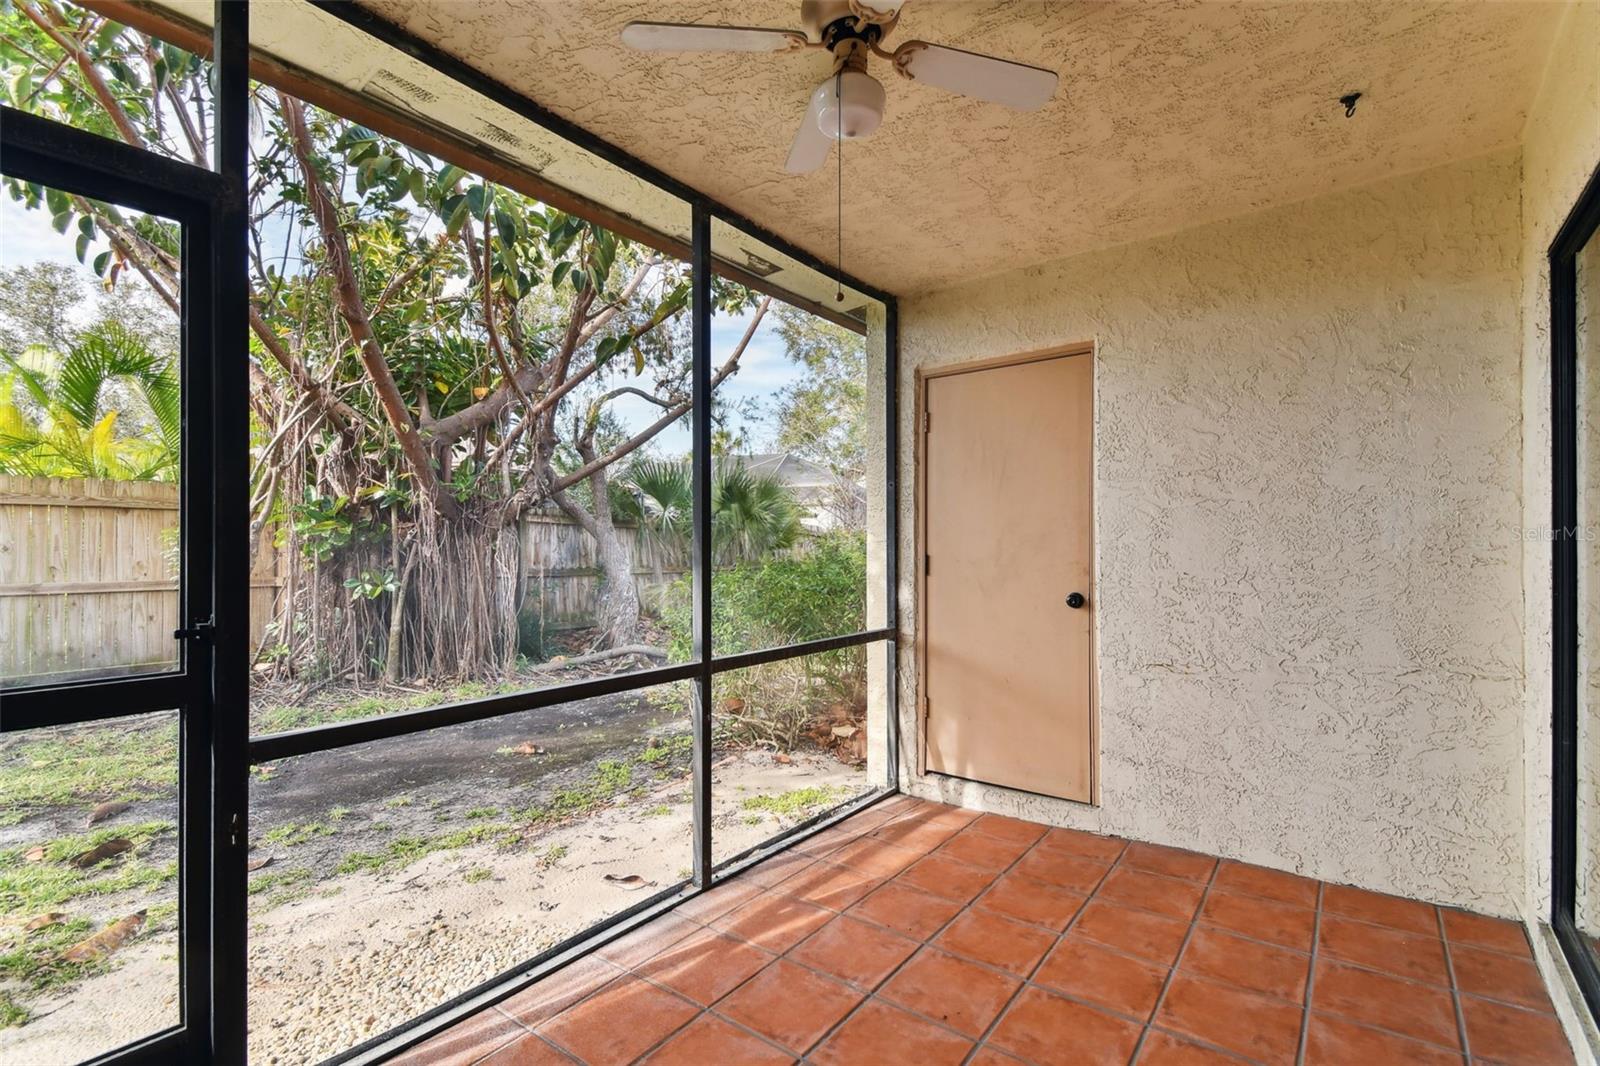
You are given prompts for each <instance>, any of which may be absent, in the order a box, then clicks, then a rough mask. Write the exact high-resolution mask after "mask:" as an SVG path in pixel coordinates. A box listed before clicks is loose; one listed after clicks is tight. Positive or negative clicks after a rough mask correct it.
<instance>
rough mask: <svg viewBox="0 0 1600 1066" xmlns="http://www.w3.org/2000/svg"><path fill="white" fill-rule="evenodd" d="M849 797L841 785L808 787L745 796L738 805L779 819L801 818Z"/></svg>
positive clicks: (846, 789) (847, 790)
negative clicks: (777, 792)
mask: <svg viewBox="0 0 1600 1066" xmlns="http://www.w3.org/2000/svg"><path fill="white" fill-rule="evenodd" d="M849 795H850V789H848V788H845V787H843V786H841V785H809V786H807V787H805V788H796V789H790V790H789V791H788V792H782V793H779V794H778V795H776V796H766V795H761V796H747V797H745V799H744V800H743V801H742V802H741V803H740V804H739V805H740V806H741V807H742V808H744V809H745V810H747V811H765V812H767V813H768V814H775V815H777V816H778V817H780V818H801V817H808V816H810V815H811V814H813V813H815V812H816V811H819V810H822V809H823V808H825V807H831V806H832V805H833V804H835V803H838V802H839V801H840V800H843V799H846V798H847V797H848V796H849Z"/></svg>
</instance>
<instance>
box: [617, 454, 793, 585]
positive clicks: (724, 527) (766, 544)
mask: <svg viewBox="0 0 1600 1066" xmlns="http://www.w3.org/2000/svg"><path fill="white" fill-rule="evenodd" d="M613 486H614V488H613V493H612V499H611V506H612V512H613V514H614V515H615V517H617V518H619V519H622V520H625V521H631V522H636V523H638V525H639V528H640V530H641V531H642V532H643V534H644V537H645V539H646V540H654V541H656V542H657V543H660V544H664V545H666V546H668V547H675V548H678V549H682V548H683V547H684V546H686V545H687V544H688V543H689V540H690V538H691V537H692V536H693V521H694V520H693V514H694V477H693V473H692V471H691V469H690V467H689V464H688V462H687V461H685V460H680V461H676V462H673V461H664V460H656V459H642V460H639V461H638V462H636V463H633V464H632V465H631V466H629V467H628V469H627V470H626V471H625V472H624V473H623V475H622V476H621V477H620V478H618V479H617V480H616V481H614V482H613ZM804 533H805V530H804V528H803V527H802V526H801V525H800V507H799V505H798V504H797V503H796V502H795V498H794V494H793V493H792V492H790V491H789V488H788V486H786V485H785V484H784V483H783V482H782V481H781V480H779V479H778V478H777V477H775V476H773V475H771V474H765V473H758V472H755V471H751V470H749V469H747V468H746V467H744V466H741V465H738V464H735V463H721V464H718V466H717V468H716V469H715V470H714V471H713V474H712V481H711V541H712V552H713V555H714V557H715V558H716V560H717V562H718V563H719V564H720V565H724V566H726V565H729V564H731V563H735V562H739V561H748V560H753V559H760V558H763V557H764V556H767V555H770V554H772V553H773V552H778V551H783V550H785V549H787V548H790V547H793V546H794V545H795V543H796V542H798V541H799V540H800V538H801V536H802V535H803V534H804Z"/></svg>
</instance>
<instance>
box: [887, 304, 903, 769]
mask: <svg viewBox="0 0 1600 1066" xmlns="http://www.w3.org/2000/svg"><path fill="white" fill-rule="evenodd" d="M883 378H884V381H883V452H884V460H883V462H884V475H883V496H884V501H883V538H884V567H883V569H884V585H885V588H884V595H885V596H886V597H887V599H886V600H885V601H884V614H883V625H884V628H885V629H887V630H889V634H890V636H889V641H888V645H887V647H885V649H884V662H885V668H886V670H887V672H888V676H887V677H886V678H885V679H884V703H885V705H886V706H885V708H884V727H883V739H884V743H885V744H886V745H888V749H889V750H888V754H887V756H886V761H885V763H884V768H885V770H886V772H887V774H888V778H889V780H888V786H889V788H890V789H898V788H899V787H900V700H899V693H900V306H899V304H898V303H897V302H896V301H895V299H894V298H893V297H890V298H889V299H888V300H886V301H884V306H883Z"/></svg>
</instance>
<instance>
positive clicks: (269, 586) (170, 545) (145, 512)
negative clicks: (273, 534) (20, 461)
mask: <svg viewBox="0 0 1600 1066" xmlns="http://www.w3.org/2000/svg"><path fill="white" fill-rule="evenodd" d="M177 536H178V486H177V485H175V484H172V483H170V482H159V481H110V480H99V479H65V478H44V477H34V478H30V477H19V476H15V475H5V474H0V676H3V677H7V678H19V677H29V678H43V677H46V676H50V675H73V676H82V675H85V674H97V673H113V672H125V671H141V670H154V669H161V668H162V667H165V666H170V665H173V664H175V663H176V661H177V651H178V648H177V643H176V642H175V641H174V640H173V638H172V631H173V630H174V629H176V628H177V627H178V581H177V573H176V569H175V567H176V563H175V558H176V551H177ZM270 550H271V549H270V548H269V549H267V551H269V552H270ZM265 562H266V568H265V573H262V572H261V569H260V568H259V567H258V570H257V574H256V575H255V576H254V577H253V579H252V581H251V586H252V587H251V591H250V601H251V602H250V608H251V609H250V615H251V619H250V621H251V625H250V637H251V640H252V641H259V640H260V639H261V636H262V633H263V632H264V630H265V628H266V623H267V621H268V620H270V618H271V616H272V606H273V600H274V597H275V596H276V594H277V584H278V582H277V581H276V580H275V578H274V576H273V573H272V570H273V566H274V563H273V560H271V559H267V560H266V561H265Z"/></svg>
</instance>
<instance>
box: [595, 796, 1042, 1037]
mask: <svg viewBox="0 0 1600 1066" xmlns="http://www.w3.org/2000/svg"><path fill="white" fill-rule="evenodd" d="M896 820H898V819H891V820H890V821H891V822H892V821H896ZM973 821H976V819H973ZM888 824H890V823H889V822H884V823H882V824H881V825H879V826H878V827H876V828H882V827H883V826H884V825H888ZM971 824H972V823H971V821H969V822H968V823H967V825H964V826H962V827H961V828H960V829H957V830H955V832H953V833H951V834H950V838H953V837H955V836H956V835H957V834H959V833H961V832H963V831H964V830H965V829H966V828H967V827H968V826H970V825H971ZM875 831H876V829H872V830H867V831H865V832H863V833H861V834H859V835H858V836H857V838H856V839H857V840H861V839H865V838H866V837H867V836H869V835H870V834H871V833H873V832H875ZM948 839H949V838H947V840H946V841H941V842H940V844H939V845H938V846H937V847H943V846H944V844H945V843H947V842H948ZM852 843H854V841H852ZM885 843H888V842H885ZM845 846H846V847H848V846H849V845H845ZM937 847H936V848H935V849H934V850H937ZM908 850H909V849H908ZM931 854H933V851H928V852H924V853H923V855H922V858H926V857H927V856H928V855H931ZM1024 854H1026V853H1024ZM1019 858H1020V856H1019ZM914 861H916V862H920V861H921V859H920V858H919V859H917V860H914ZM833 865H836V866H840V867H841V868H843V869H848V870H852V871H854V872H855V873H858V874H861V875H863V876H871V875H870V874H868V873H867V872H866V871H864V870H859V869H856V868H855V867H849V866H844V864H842V863H835V864H833ZM907 865H908V866H909V865H911V864H907ZM809 868H810V866H809V865H808V866H807V869H809ZM803 872H804V871H803V870H802V871H796V873H795V874H793V875H791V876H795V877H797V876H799V874H800V873H803ZM902 872H903V871H902ZM898 876H899V875H898V874H894V875H891V876H889V877H886V878H884V879H883V883H884V884H887V883H888V882H890V881H892V880H894V879H895V877H898ZM998 876H999V875H996V877H998ZM787 880H789V878H783V879H782V880H780V881H779V882H778V884H777V885H772V886H770V887H768V886H758V887H761V889H762V891H761V892H760V893H758V894H757V895H758V896H759V895H763V894H766V893H768V892H777V888H778V885H781V884H783V883H784V882H785V881H787ZM878 887H882V886H881V885H880V886H878ZM873 891H876V888H874V890H873ZM777 894H778V895H783V896H784V897H785V898H786V899H791V900H796V901H797V902H802V903H808V904H809V905H810V906H815V907H817V908H818V909H820V910H824V911H827V912H828V913H829V914H831V915H832V917H830V918H829V919H828V920H827V921H826V922H824V923H823V924H822V925H821V926H818V927H817V929H816V930H813V931H812V932H811V933H808V934H806V936H804V937H802V938H801V939H800V940H799V941H797V942H796V943H795V944H794V945H793V946H792V947H790V948H789V949H787V950H786V951H783V952H779V953H774V952H772V951H770V950H769V949H767V948H763V947H761V946H760V945H759V944H756V943H755V942H754V941H751V940H747V939H745V938H744V937H739V936H736V935H735V934H733V933H729V932H725V931H724V930H721V929H716V928H713V927H712V926H710V925H706V926H704V927H703V928H705V929H706V930H708V931H710V932H712V933H714V934H716V935H718V936H726V937H729V938H731V939H735V940H738V941H739V942H741V943H747V944H750V945H751V946H752V947H754V948H756V949H757V950H758V951H762V952H764V953H766V954H768V955H772V959H771V960H769V961H768V962H767V963H766V964H765V965H763V966H762V967H761V969H759V970H757V971H756V972H755V973H753V974H751V975H750V976H749V977H747V978H745V979H744V980H743V981H740V982H739V983H738V984H737V985H735V986H734V987H733V988H731V989H729V990H728V991H727V992H725V993H724V994H723V995H721V996H719V997H718V998H717V999H716V1001H715V1002H714V1003H713V1004H712V1005H711V1006H707V1007H704V1008H701V1011H700V1013H699V1014H696V1015H695V1016H694V1017H693V1018H690V1019H689V1020H688V1021H686V1022H685V1023H684V1024H683V1025H681V1026H679V1027H678V1028H677V1029H675V1030H673V1031H672V1032H671V1033H669V1034H667V1036H666V1037H664V1038H663V1039H662V1040H660V1041H658V1042H657V1043H655V1044H653V1045H651V1047H650V1048H648V1049H646V1050H645V1052H644V1053H643V1054H642V1055H641V1056H640V1058H641V1059H642V1058H644V1057H645V1056H648V1055H649V1054H651V1053H652V1052H653V1051H655V1050H657V1049H659V1048H660V1047H661V1046H662V1045H663V1044H665V1043H666V1042H667V1041H669V1040H671V1039H672V1038H673V1037H675V1036H677V1035H678V1034H679V1033H681V1032H682V1031H683V1030H684V1029H685V1028H687V1027H688V1026H689V1025H690V1024H692V1023H693V1022H694V1021H695V1020H696V1019H697V1018H699V1017H700V1015H701V1014H713V1015H715V1016H716V1017H717V1018H719V1019H721V1020H723V1021H727V1022H729V1024H732V1025H735V1026H738V1027H739V1028H741V1029H745V1030H747V1031H749V1032H752V1034H753V1035H755V1036H757V1037H760V1039H762V1040H763V1041H765V1042H766V1043H767V1044H769V1045H771V1046H772V1047H774V1048H777V1049H779V1050H780V1051H782V1052H783V1053H784V1054H785V1055H787V1054H790V1051H789V1049H788V1048H786V1047H783V1046H782V1045H780V1044H777V1043H775V1042H774V1041H773V1040H772V1039H771V1038H769V1037H766V1036H763V1035H762V1034H760V1033H759V1032H755V1031H754V1030H750V1029H749V1027H748V1026H744V1025H742V1024H740V1023H738V1022H736V1021H734V1020H733V1019H730V1018H727V1017H725V1016H724V1015H723V1014H722V1013H720V1012H718V1011H717V1010H716V1009H715V1004H716V1003H721V1002H722V1001H723V1000H724V999H726V998H727V997H728V996H731V995H733V994H734V993H735V992H737V991H738V990H739V989H740V988H743V987H744V986H745V985H746V984H748V983H749V982H750V981H753V980H754V979H755V978H756V977H757V976H758V975H759V974H761V973H762V972H764V971H765V970H766V969H767V967H768V966H771V965H772V964H773V963H775V962H779V961H782V962H787V963H789V964H790V965H791V966H796V967H798V968H800V969H803V970H805V971H807V972H808V973H811V974H814V975H816V976H818V977H822V978H826V979H827V980H830V981H837V982H840V983H842V984H844V985H846V986H847V987H849V988H850V989H851V990H852V991H854V990H858V989H861V988H863V987H864V986H862V985H858V984H856V983H855V982H853V981H849V980H845V979H843V978H840V977H839V976H838V975H837V974H830V973H826V972H824V971H822V970H818V969H816V968H815V967H813V966H809V965H807V964H806V963H803V962H801V961H799V960H798V959H794V958H791V957H790V956H789V952H790V951H793V950H794V948H796V947H799V946H800V944H803V943H805V941H806V940H809V939H810V938H811V937H812V936H813V935H815V933H816V932H820V931H821V929H822V928H823V927H825V926H827V925H830V924H832V922H833V921H834V920H835V919H837V918H840V917H843V916H844V911H836V910H834V909H833V908H831V907H826V906H823V905H822V904H814V903H810V902H809V901H807V900H798V898H797V897H794V896H788V895H787V894H785V893H777ZM866 895H870V893H865V894H863V896H862V898H865V896H866ZM755 898H756V897H752V900H753V899H755ZM940 898H942V897H940ZM746 902H750V901H746ZM947 902H954V901H953V900H951V901H947ZM743 905H744V904H740V906H743ZM853 905H854V904H852V906H853ZM969 906H970V904H969ZM737 909H738V908H737V907H736V908H732V910H737ZM963 910H965V908H963ZM730 913H731V911H730ZM961 913H962V912H961V911H958V912H957V913H956V914H955V915H953V916H952V917H951V918H950V921H952V922H953V921H955V919H956V918H957V917H960V914H961ZM854 920H856V921H863V922H864V921H865V920H864V919H860V918H857V919H854ZM865 924H869V925H872V926H874V927H875V928H880V929H883V930H884V931H885V932H888V933H892V934H894V935H896V936H899V937H902V938H904V939H906V940H913V939H914V938H912V937H909V936H906V935H905V934H904V933H900V932H899V931H897V930H893V929H889V928H888V927H887V926H880V925H878V924H877V923H876V922H865ZM948 924H949V923H948V922H947V923H946V925H948ZM943 929H944V926H940V927H939V929H938V930H935V932H934V934H933V935H937V934H938V932H940V931H942V930H943ZM691 935H692V934H691ZM926 946H928V945H927V942H926V941H925V940H924V941H922V942H921V943H920V944H919V945H918V950H920V949H921V948H922V947H926ZM663 950H667V949H663ZM916 954H917V951H916V950H914V951H912V952H911V953H910V954H908V955H907V956H906V958H905V959H903V960H901V962H900V963H899V965H897V966H895V968H894V969H893V970H891V971H890V972H889V974H888V975H886V976H885V977H884V978H883V979H882V980H881V981H879V982H878V984H876V985H874V986H872V987H871V988H867V989H866V992H865V994H864V995H863V996H862V998H861V1000H860V1001H859V1002H857V1004H856V1005H855V1006H854V1007H852V1008H851V1009H850V1010H849V1011H847V1012H846V1013H845V1014H844V1015H843V1016H842V1017H841V1018H840V1019H839V1020H838V1021H837V1022H835V1023H834V1025H833V1026H832V1027H830V1028H829V1029H828V1031H827V1032H825V1033H824V1034H823V1035H822V1037H820V1038H819V1039H818V1040H817V1041H816V1042H814V1043H813V1044H812V1045H811V1046H810V1047H808V1048H807V1049H806V1052H803V1053H802V1054H801V1055H800V1056H799V1057H800V1058H802V1059H803V1058H804V1057H805V1054H806V1053H808V1052H810V1051H813V1050H815V1049H816V1047H817V1046H818V1045H819V1044H821V1043H822V1042H823V1041H824V1040H826V1039H827V1038H828V1037H829V1036H831V1035H832V1034H833V1032H834V1031H835V1030H836V1029H837V1028H838V1027H839V1026H840V1025H842V1024H843V1023H844V1022H845V1021H847V1020H848V1019H849V1018H850V1017H851V1016H853V1015H854V1014H855V1013H856V1011H858V1010H860V1008H861V1006H862V1004H864V1003H866V1002H867V1000H869V999H871V998H873V995H874V994H875V992H876V990H877V989H878V988H881V987H882V986H883V985H884V984H885V983H887V982H888V981H889V980H891V979H892V978H893V977H894V975H895V974H896V973H898V972H899V971H900V969H901V967H903V966H904V965H905V963H906V962H908V961H909V960H910V959H911V958H912V957H913V956H915V955H916ZM652 957H653V956H652ZM647 961H648V960H647ZM626 972H628V973H631V974H634V975H635V976H637V977H638V978H639V979H640V980H643V981H647V982H649V983H650V984H652V985H655V986H656V987H658V988H662V989H663V990H664V991H667V992H670V993H671V994H673V995H675V996H678V997H679V998H687V997H684V996H683V995H682V993H679V992H676V991H674V990H673V989H671V988H668V987H667V986H665V985H661V984H660V983H659V982H657V981H655V980H653V979H651V978H650V977H647V976H645V975H644V974H640V973H637V972H636V971H635V970H633V969H631V968H626ZM690 1002H691V1003H692V1002H693V1001H690ZM695 1005H696V1006H698V1004H695ZM897 1006H898V1005H897ZM900 1009H902V1010H907V1008H903V1007H902V1008H900ZM907 1013H910V1014H913V1015H915V1016H916V1017H918V1018H922V1019H924V1020H925V1021H928V1022H930V1023H932V1024H934V1025H936V1026H938V1027H939V1028H941V1029H944V1030H946V1031H947V1032H949V1033H951V1034H953V1035H956V1036H958V1037H960V1038H961V1039H963V1040H966V1039H969V1038H968V1037H967V1035H966V1034H965V1033H960V1032H957V1031H956V1030H955V1029H952V1028H950V1026H948V1025H946V1024H944V1023H943V1022H941V1021H939V1020H938V1019H934V1018H928V1017H927V1016H926V1015H923V1014H920V1013H918V1012H916V1011H910V1010H907ZM635 1061H637V1060H635Z"/></svg>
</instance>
